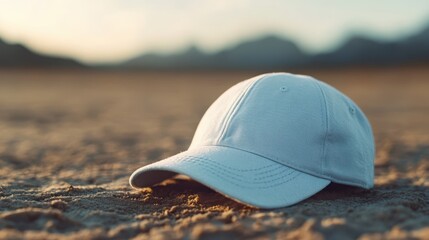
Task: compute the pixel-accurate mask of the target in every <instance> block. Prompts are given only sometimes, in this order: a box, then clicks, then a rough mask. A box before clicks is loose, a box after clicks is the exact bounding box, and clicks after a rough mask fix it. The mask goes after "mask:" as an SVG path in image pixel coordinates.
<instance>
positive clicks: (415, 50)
mask: <svg viewBox="0 0 429 240" xmlns="http://www.w3.org/2000/svg"><path fill="white" fill-rule="evenodd" d="M410 63H429V25H428V26H427V27H426V28H425V29H423V30H422V31H420V32H419V33H417V34H415V35H412V36H408V37H405V38H401V39H398V40H395V41H382V40H376V39H371V38H368V37H362V36H353V37H351V38H350V39H348V40H347V41H345V42H344V43H343V44H342V45H341V46H339V47H338V48H337V49H335V50H333V51H331V52H326V53H321V54H307V53H305V52H304V51H302V50H301V49H300V48H299V47H298V46H297V45H296V44H295V43H294V42H292V41H289V40H287V39H284V38H281V37H278V36H275V35H269V36H265V37H260V38H257V39H253V40H247V41H244V42H241V43H239V44H237V45H235V46H232V47H229V48H226V49H223V50H220V51H218V52H215V53H206V52H203V51H201V50H200V49H198V48H197V47H195V46H191V47H190V48H188V49H185V50H184V51H181V52H177V53H172V54H158V53H148V54H143V55H140V56H137V57H134V58H132V59H130V60H127V61H125V62H122V63H119V64H114V65H101V66H100V65H97V66H95V65H94V66H92V67H98V68H115V69H154V70H180V69H183V70H193V69H206V70H215V69H218V70H239V69H242V70H246V69H252V70H287V69H288V68H306V67H341V66H355V65H366V66H373V65H375V66H380V65H400V64H410ZM2 67H42V68H56V67H73V68H75V67H84V65H83V64H81V63H79V62H77V61H75V60H72V59H67V58H60V57H53V56H46V55H41V54H38V53H35V52H33V51H31V50H29V49H28V48H26V47H25V46H23V45H20V44H8V43H6V42H4V41H2V40H1V39H0V68H2ZM89 67H91V66H89Z"/></svg>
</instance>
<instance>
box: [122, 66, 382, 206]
mask: <svg viewBox="0 0 429 240" xmlns="http://www.w3.org/2000/svg"><path fill="white" fill-rule="evenodd" d="M374 148H375V146H374V139H373V134H372V131H371V126H370V124H369V122H368V120H367V118H366V117H365V115H364V114H363V112H362V111H361V110H360V109H359V107H358V106H357V105H356V104H355V103H354V102H353V101H352V100H350V99H349V98H348V97H347V96H345V95H344V94H342V93H341V92H339V91H338V90H336V89H335V88H333V87H331V86H329V85H328V84H326V83H323V82H321V81H318V80H316V79H314V78H312V77H309V76H302V75H293V74H289V73H271V74H263V75H259V76H256V77H253V78H251V79H248V80H245V81H243V82H240V83H238V84H236V85H235V86H233V87H231V88H230V89H228V90H227V91H226V92H225V93H223V94H222V95H221V96H220V97H219V98H218V99H217V100H216V101H215V102H214V103H213V104H212V105H211V106H210V108H209V109H208V110H207V112H206V113H205V114H204V116H203V118H202V119H201V121H200V123H199V125H198V128H197V130H196V132H195V135H194V138H193V140H192V143H191V146H190V147H189V149H188V150H187V151H184V152H182V153H179V154H177V155H174V156H172V157H169V158H167V159H164V160H161V161H158V162H155V163H152V164H149V165H147V166H144V167H141V168H139V169H137V170H136V171H135V172H134V173H133V174H132V175H131V177H130V184H131V186H133V187H135V188H144V187H150V186H152V185H154V184H157V183H160V182H161V181H163V180H165V179H167V178H170V177H172V176H174V175H176V174H184V175H187V176H189V177H191V178H192V179H194V180H195V181H198V182H200V183H202V184H204V185H206V186H208V187H210V188H212V189H214V190H216V191H217V192H219V193H221V194H223V195H225V196H227V197H229V198H232V199H234V200H236V201H239V202H241V203H244V204H247V205H250V206H254V207H259V208H278V207H286V206H290V205H292V204H295V203H298V202H300V201H302V200H304V199H306V198H308V197H310V196H312V195H314V194H315V193H317V192H319V191H320V190H322V189H323V188H325V187H326V186H327V185H328V184H329V183H331V182H335V183H341V184H347V185H352V186H358V187H363V188H371V187H372V186H373V181H374V150H375V149H374Z"/></svg>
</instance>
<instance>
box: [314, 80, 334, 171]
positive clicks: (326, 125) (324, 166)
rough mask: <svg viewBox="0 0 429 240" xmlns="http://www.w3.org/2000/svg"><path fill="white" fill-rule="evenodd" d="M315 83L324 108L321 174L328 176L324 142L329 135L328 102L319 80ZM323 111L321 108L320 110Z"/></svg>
mask: <svg viewBox="0 0 429 240" xmlns="http://www.w3.org/2000/svg"><path fill="white" fill-rule="evenodd" d="M315 84H316V85H317V87H318V88H319V90H320V93H321V96H322V99H323V101H322V104H323V105H324V110H325V137H324V138H323V145H322V148H323V150H322V173H323V175H328V176H329V177H331V176H330V174H329V173H327V172H326V170H325V169H326V145H327V144H326V142H327V140H328V137H329V117H328V104H327V101H326V95H325V92H324V91H323V89H322V86H321V85H320V82H319V81H318V80H315ZM322 111H323V110H322Z"/></svg>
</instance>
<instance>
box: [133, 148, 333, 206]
mask: <svg viewBox="0 0 429 240" xmlns="http://www.w3.org/2000/svg"><path fill="white" fill-rule="evenodd" d="M176 174H184V175H187V176H189V177H191V178H192V179H194V180H195V181H198V182H200V183H202V184H204V185H206V186H208V187H210V188H212V189H213V190H215V191H217V192H219V193H221V194H224V195H226V196H227V197H229V198H232V199H234V200H236V201H238V202H241V203H244V204H246V205H250V206H253V207H258V208H279V207H286V206H290V205H293V204H295V203H298V202H300V201H302V200H304V199H306V198H308V197H310V196H312V195H314V194H315V193H317V192H319V191H320V190H322V189H323V188H325V187H326V186H327V185H328V184H329V183H330V181H329V180H326V179H323V178H319V177H315V176H312V175H309V174H306V173H303V172H300V171H297V170H295V169H292V168H290V167H287V166H285V165H282V164H279V163H277V162H274V161H272V160H270V159H267V158H264V157H262V156H259V155H256V154H253V153H250V152H246V151H242V150H237V149H234V148H230V147H223V146H204V147H199V148H197V149H191V150H188V151H185V152H182V153H179V154H177V155H174V156H172V157H169V158H167V159H164V160H162V161H159V162H155V163H153V164H149V165H147V166H144V167H141V168H139V169H137V170H136V171H135V172H134V173H133V174H132V175H131V177H130V184H131V186H133V187H135V188H144V187H150V186H152V185H154V184H157V183H159V182H161V181H163V180H165V179H167V178H170V177H172V176H174V175H176Z"/></svg>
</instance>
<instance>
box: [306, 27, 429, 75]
mask: <svg viewBox="0 0 429 240" xmlns="http://www.w3.org/2000/svg"><path fill="white" fill-rule="evenodd" d="M421 62H428V63H429V26H428V27H427V28H425V29H423V31H421V32H420V33H418V34H416V35H413V36H409V37H406V38H403V39H399V40H396V41H386V42H384V41H380V40H374V39H369V38H364V37H359V36H354V37H351V38H350V39H349V40H348V41H346V42H345V43H344V44H343V45H342V46H340V47H339V48H338V49H336V50H334V51H332V52H330V53H324V54H319V55H315V56H313V57H312V58H311V59H309V64H308V65H314V66H322V67H323V66H345V65H399V64H407V63H421Z"/></svg>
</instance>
